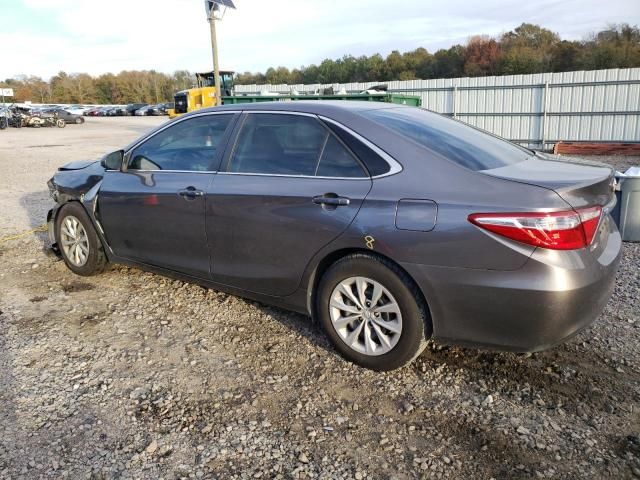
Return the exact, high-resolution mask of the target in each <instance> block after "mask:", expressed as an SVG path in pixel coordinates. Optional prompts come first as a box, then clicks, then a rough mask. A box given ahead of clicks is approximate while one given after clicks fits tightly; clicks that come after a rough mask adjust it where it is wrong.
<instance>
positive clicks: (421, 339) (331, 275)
mask: <svg viewBox="0 0 640 480" xmlns="http://www.w3.org/2000/svg"><path fill="white" fill-rule="evenodd" d="M358 278H359V279H360V280H359V281H360V282H361V283H360V284H361V285H367V288H366V289H363V290H364V291H365V298H371V297H373V296H374V295H376V294H375V290H374V287H375V284H376V283H377V284H378V286H379V287H381V288H378V292H380V291H382V292H383V293H382V294H379V295H378V300H377V305H379V306H382V305H384V306H385V307H386V309H385V311H384V312H382V313H377V315H376V314H375V313H374V312H375V308H374V307H371V310H369V307H367V308H365V309H364V310H362V309H360V308H359V307H358V306H357V305H356V304H355V302H353V301H350V300H349V298H353V297H355V300H358V299H359V293H358V292H359V290H358V280H357V279H358ZM363 279H364V280H365V282H364V283H362V280H363ZM351 282H352V283H351ZM348 284H350V285H351V286H350V287H347V288H352V289H353V290H351V292H352V294H353V295H352V296H349V295H344V294H343V292H344V290H340V289H341V288H344V286H345V285H348ZM341 285H342V287H341ZM336 296H337V297H336ZM336 298H337V299H339V300H340V301H344V303H343V304H342V305H344V306H346V307H347V308H349V309H354V308H355V310H351V311H342V310H340V309H338V308H335V307H332V306H331V303H332V299H333V300H334V305H335V300H336ZM390 307H393V308H395V309H396V311H397V312H399V315H398V314H397V313H386V312H388V311H389V310H387V309H388V308H390ZM356 310H358V311H359V312H360V313H361V314H362V316H359V319H356V320H354V321H353V322H351V323H349V324H345V323H344V322H340V321H339V320H340V319H341V318H340V316H342V317H346V316H353V315H356ZM315 316H316V318H317V319H318V321H319V322H320V323H321V324H322V327H323V328H324V331H325V333H326V334H327V336H328V337H329V339H330V340H331V342H332V343H333V345H334V346H335V348H336V349H337V350H338V351H339V352H340V354H341V355H342V356H343V357H345V358H346V359H347V360H350V361H352V362H354V363H356V364H358V365H361V366H363V367H365V368H369V369H371V370H377V371H384V370H394V369H396V368H400V367H402V366H404V365H406V364H408V363H410V362H411V361H413V360H414V359H415V358H416V357H417V356H418V355H420V353H421V352H422V351H423V350H424V348H425V347H426V345H427V338H428V337H430V336H431V317H430V316H429V313H428V309H427V307H426V305H425V302H424V300H423V299H422V294H421V293H420V291H419V290H418V288H417V286H416V285H415V283H414V282H413V281H412V280H411V278H410V277H409V276H408V275H407V274H406V273H405V272H404V271H402V270H401V269H400V268H398V267H397V266H396V265H395V264H394V263H392V262H390V261H389V260H386V259H384V258H379V257H375V256H372V255H368V254H363V253H357V254H352V255H349V256H346V257H344V258H341V259H340V260H338V261H337V262H336V263H334V264H333V265H331V266H330V267H329V268H328V269H327V271H326V272H325V273H324V275H323V276H322V278H321V280H320V282H319V285H318V290H317V292H316V304H315ZM332 316H333V318H332ZM336 316H338V318H337V320H338V322H337V324H338V325H340V326H341V327H342V328H336V327H334V318H335V317H336ZM385 316H386V317H385ZM374 317H375V318H374ZM363 318H365V319H366V321H368V323H365V320H363ZM398 320H399V322H398ZM385 322H386V323H385ZM362 323H365V325H363V326H362V328H360V333H358V334H357V335H355V336H351V337H349V334H350V333H354V332H355V330H357V329H358V327H359V326H360V324H362ZM398 324H399V325H400V326H401V329H399V330H398ZM382 325H388V327H389V328H392V327H393V329H394V330H396V333H394V331H392V330H388V329H386V328H380V327H381V326H382ZM376 327H377V330H376ZM367 328H368V329H369V330H368V331H369V332H372V334H371V336H370V338H372V341H371V342H366V341H361V340H364V338H365V333H366V332H367ZM377 332H381V333H382V334H383V335H382V336H383V337H384V338H385V339H386V342H387V343H386V345H385V344H384V343H383V341H382V338H381V337H380V336H379V335H378V333H377ZM345 337H347V338H345ZM349 338H355V341H354V342H352V345H355V346H354V347H352V346H350V345H349V344H348V343H347V339H349ZM370 345H371V346H372V348H371V349H370V350H368V351H363V349H368V346H370ZM376 349H377V350H378V351H376Z"/></svg>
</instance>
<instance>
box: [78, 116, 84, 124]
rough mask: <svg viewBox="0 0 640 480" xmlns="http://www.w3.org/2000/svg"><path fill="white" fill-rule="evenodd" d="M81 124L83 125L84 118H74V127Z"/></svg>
mask: <svg viewBox="0 0 640 480" xmlns="http://www.w3.org/2000/svg"><path fill="white" fill-rule="evenodd" d="M81 123H84V118H82V117H78V118H76V125H80V124H81Z"/></svg>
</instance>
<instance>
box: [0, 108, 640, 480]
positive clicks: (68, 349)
mask: <svg viewBox="0 0 640 480" xmlns="http://www.w3.org/2000/svg"><path fill="white" fill-rule="evenodd" d="M160 121H163V120H162V119H156V118H121V119H89V120H88V122H87V123H86V124H85V125H79V126H76V125H70V126H68V127H67V128H65V129H64V130H59V129H43V130H34V129H21V130H15V129H10V130H6V131H2V132H0V171H2V174H0V229H1V230H0V237H6V236H9V235H12V234H15V233H19V232H23V231H25V230H28V229H31V228H34V227H37V226H38V225H40V224H42V223H43V221H44V218H45V214H46V211H47V209H48V208H49V205H50V200H49V198H48V195H47V193H46V185H45V182H46V180H47V179H48V178H49V177H50V176H51V175H52V173H53V171H54V170H55V168H56V167H57V166H59V165H62V164H64V163H66V162H68V161H71V160H80V159H85V158H92V157H97V156H98V155H99V154H101V153H104V152H106V151H108V150H109V149H115V148H117V147H120V146H122V145H123V144H125V143H127V142H128V141H130V140H132V139H134V138H135V137H137V136H138V135H139V134H140V133H141V132H143V131H145V130H147V129H149V128H151V127H153V126H154V125H156V124H158V123H159V122H160ZM607 160H608V161H610V162H613V163H614V164H615V165H618V166H620V167H622V166H623V165H627V164H631V163H636V164H638V163H640V159H638V158H635V159H616V158H609V159H607ZM46 246H47V242H46V238H45V235H44V234H40V233H36V234H30V235H26V236H24V237H21V238H19V239H17V240H11V241H4V242H2V243H0V478H2V479H16V478H29V479H32V478H92V479H107V478H109V479H110V478H114V479H115V478H145V479H159V478H165V479H173V478H224V479H227V478H327V479H329V478H332V479H333V478H356V479H362V478H394V479H410V478H474V479H489V478H496V479H499V478H509V479H510V478H554V479H555V478H567V479H574V478H615V479H620V478H633V477H634V476H636V477H640V415H639V411H640V402H639V400H640V340H639V335H640V244H626V245H625V247H624V258H623V261H622V266H621V270H620V273H619V276H618V281H617V287H616V290H615V293H614V296H613V298H612V299H611V301H610V303H609V305H608V306H607V308H606V310H605V312H604V314H603V315H602V316H601V317H600V319H599V320H598V321H597V323H596V324H595V325H594V326H593V327H592V328H591V329H589V330H588V331H586V332H585V333H583V334H581V335H580V336H579V337H577V338H575V339H574V340H572V341H571V342H570V343H568V344H566V345H563V346H561V347H558V348H556V349H554V350H551V351H548V352H544V353H539V354H534V355H516V354H507V353H494V352H484V351H478V350H472V349H462V348H450V347H443V346H439V345H437V344H432V345H430V346H429V348H428V349H427V351H426V352H425V353H424V354H423V355H422V356H421V357H420V358H419V359H418V360H417V361H416V362H415V363H414V364H412V365H411V366H409V367H406V368H404V369H402V370H400V371H396V372H390V373H374V372H370V371H366V370H363V369H361V368H359V367H356V366H353V365H351V364H348V363H346V362H345V361H343V360H342V359H341V358H340V357H338V356H337V355H336V354H335V352H334V351H333V350H332V349H331V347H330V345H329V344H328V342H327V341H326V340H325V338H324V336H323V335H322V333H321V332H320V331H319V330H318V329H317V328H316V327H315V326H313V325H312V324H311V323H310V322H309V320H308V319H307V318H306V317H303V316H300V315H296V314H291V313H288V312H286V311H283V310H279V309H275V308H271V307H267V306H264V305H261V304H257V303H254V302H249V301H245V300H242V299H239V298H236V297H233V296H229V295H226V294H222V293H218V292H215V291H211V290H206V289H203V288H201V287H199V286H196V285H192V284H186V283H183V282H179V281H173V280H169V279H166V278H163V277H160V276H157V275H153V274H149V273H144V272H141V271H139V270H135V269H130V268H124V267H115V268H113V269H112V270H110V271H109V272H107V273H106V274H103V275H101V276H98V277H92V278H89V279H85V278H79V277H76V276H74V275H73V274H72V273H71V272H70V271H68V270H67V269H66V268H65V266H64V264H63V263H62V262H61V261H59V260H58V259H56V258H55V257H54V256H52V255H49V254H47V252H46Z"/></svg>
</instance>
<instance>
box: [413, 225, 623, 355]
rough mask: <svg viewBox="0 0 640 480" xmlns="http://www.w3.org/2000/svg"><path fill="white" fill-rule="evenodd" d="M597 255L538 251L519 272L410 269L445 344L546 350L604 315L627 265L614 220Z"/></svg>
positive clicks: (436, 334)
mask: <svg viewBox="0 0 640 480" xmlns="http://www.w3.org/2000/svg"><path fill="white" fill-rule="evenodd" d="M605 228H606V230H607V231H608V232H607V234H606V235H600V237H599V240H598V241H599V242H605V243H606V244H603V243H601V244H599V245H598V244H596V245H594V248H593V249H592V251H586V250H579V251H571V252H558V251H552V250H544V249H538V250H536V251H535V252H534V253H533V255H532V256H531V258H530V259H529V260H528V261H527V262H526V263H525V265H524V266H523V267H522V268H520V269H518V270H514V271H497V270H478V269H463V268H444V267H432V266H426V265H417V264H403V267H404V268H405V269H406V270H407V271H408V272H409V273H410V274H411V275H412V276H413V278H414V279H415V280H416V281H417V282H418V284H419V286H420V287H421V288H422V291H423V292H424V295H425V297H426V299H427V301H428V303H429V308H430V310H431V316H432V322H433V336H434V338H436V339H437V340H440V341H442V342H444V343H452V344H457V345H473V346H486V347H491V348H495V349H500V350H512V351H521V352H531V351H539V350H544V349H546V348H549V347H552V346H554V345H556V344H558V343H561V342H562V341H564V340H566V339H568V338H570V337H572V336H573V335H575V334H577V333H578V332H579V331H580V330H582V329H583V328H585V327H587V326H588V325H590V324H591V323H592V322H593V321H594V320H595V319H596V318H597V317H598V316H599V315H600V313H601V312H602V310H603V309H604V307H605V305H606V303H607V301H608V300H609V297H610V295H611V292H612V290H613V287H614V285H615V274H616V271H617V268H618V263H619V261H620V252H621V245H622V243H621V238H620V234H619V233H618V231H617V229H616V227H615V225H614V224H613V221H610V217H609V218H608V219H607V225H606V226H605Z"/></svg>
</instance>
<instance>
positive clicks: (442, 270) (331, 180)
mask: <svg viewBox="0 0 640 480" xmlns="http://www.w3.org/2000/svg"><path fill="white" fill-rule="evenodd" d="M213 177H215V181H212V179H213ZM613 185H614V176H613V171H612V170H611V169H610V168H608V167H604V166H587V165H584V164H576V163H571V162H568V161H566V162H565V161H554V160H549V159H547V157H546V156H545V155H542V154H538V153H534V152H532V151H529V150H526V149H524V148H521V147H519V146H517V145H514V144H512V143H509V142H507V141H505V140H502V139H500V138H498V137H495V136H492V135H489V134H486V133H483V132H481V131H479V130H476V129H474V128H472V127H470V126H467V125H465V124H463V123H460V122H458V121H456V120H452V119H447V118H445V117H443V116H440V115H438V114H435V113H431V112H428V111H425V110H422V109H419V108H416V107H405V106H398V105H390V104H383V103H371V102H313V101H310V102H274V103H260V104H245V105H228V106H222V107H218V108H213V109H204V110H199V111H198V112H196V113H195V114H188V115H184V116H182V117H180V118H179V119H178V120H177V121H174V122H170V123H167V124H164V125H162V126H160V127H158V128H157V129H155V130H154V131H152V132H151V133H148V134H146V135H145V136H143V137H142V138H140V139H139V140H136V141H135V142H134V143H132V144H131V145H129V146H128V147H125V148H124V149H123V150H119V151H116V152H113V153H111V154H108V155H106V156H105V157H104V158H103V159H102V161H100V162H91V161H89V162H74V163H71V164H69V165H66V166H65V167H62V168H61V169H60V170H59V171H58V172H57V173H56V174H55V175H54V177H53V178H52V179H51V180H50V181H49V188H50V191H51V194H52V196H53V198H54V199H55V200H56V202H57V204H56V206H55V208H54V209H52V210H51V211H50V212H49V215H48V222H49V232H50V235H51V240H52V243H53V245H54V248H56V249H59V251H60V254H61V255H62V258H63V259H64V261H65V263H66V265H67V266H68V267H69V268H70V269H71V270H72V271H73V272H75V273H77V274H79V275H93V274H96V273H99V272H101V271H102V270H103V269H104V268H105V265H106V264H107V262H114V263H123V264H129V265H136V266H139V267H141V268H144V269H149V270H151V271H156V272H159V273H168V274H171V275H174V276H175V275H178V276H181V277H182V278H184V279H187V280H191V281H197V282H198V283H201V284H205V285H208V286H210V287H212V288H216V289H219V290H223V291H226V292H230V293H234V294H238V295H242V296H246V297H248V298H252V299H254V300H259V301H261V302H265V303H269V304H274V305H279V306H281V307H285V308H288V309H291V310H295V311H298V312H303V313H307V314H309V315H311V316H313V317H314V318H315V319H317V321H318V322H319V323H320V324H321V325H322V326H323V328H324V330H325V332H326V334H327V335H328V337H329V338H330V339H331V341H332V343H333V344H334V345H335V347H336V349H337V350H338V351H340V353H341V354H342V355H344V356H345V357H346V358H347V359H349V360H351V361H353V362H356V363H358V364H360V365H363V366H365V367H368V368H372V369H376V370H388V369H393V368H397V367H400V366H402V365H404V364H406V363H408V362H410V361H411V360H412V359H414V358H415V357H416V356H417V355H418V354H419V353H420V352H421V350H422V349H423V348H424V345H425V341H426V339H427V338H429V337H433V338H435V339H437V340H441V341H443V342H446V343H455V344H462V345H480V346H483V347H491V348H497V349H507V350H515V351H523V352H529V351H537V350H541V349H546V348H549V347H551V346H553V345H555V344H557V343H559V342H562V341H564V340H566V339H568V338H570V337H571V336H573V335H575V334H576V333H577V332H579V331H580V330H582V329H583V328H585V327H586V326H588V325H589V324H590V323H591V322H592V321H593V320H594V319H595V318H596V317H597V316H598V315H599V314H600V312H601V311H602V310H603V308H604V305H605V304H606V302H607V300H608V298H609V296H610V293H611V291H612V288H613V286H614V279H615V274H616V270H617V267H618V262H619V259H620V251H621V239H620V234H619V233H618V230H617V228H616V226H615V223H614V222H613V220H612V218H611V216H610V215H609V213H610V211H611V209H612V207H613V205H614V204H615V195H614V191H613V188H612V186H613ZM96 186H97V187H96Z"/></svg>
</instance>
